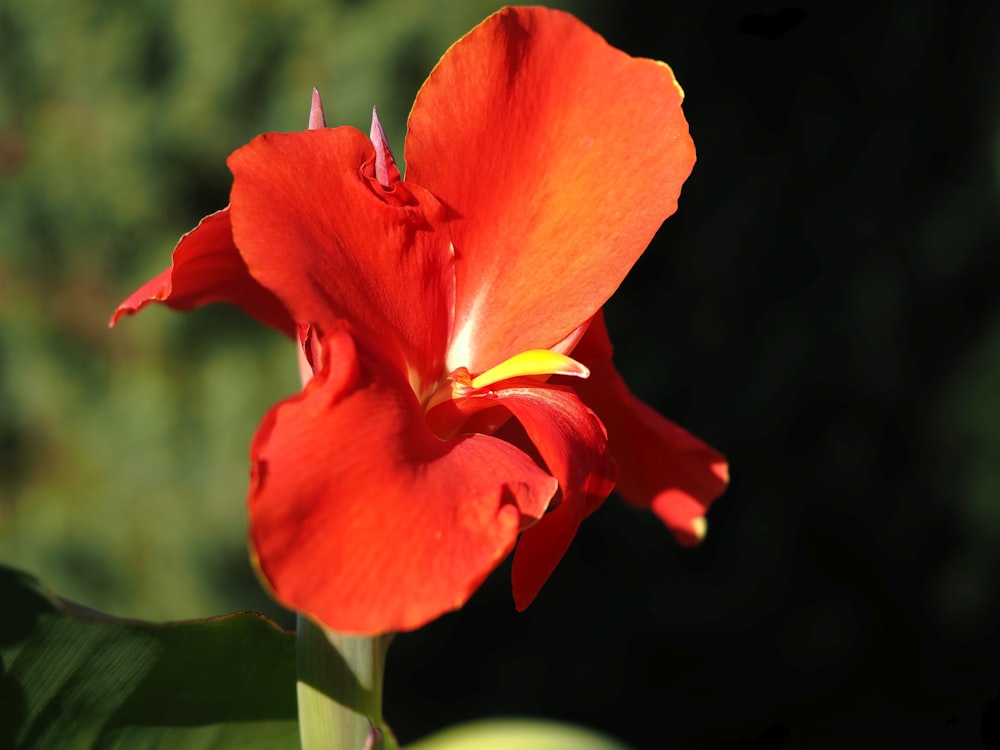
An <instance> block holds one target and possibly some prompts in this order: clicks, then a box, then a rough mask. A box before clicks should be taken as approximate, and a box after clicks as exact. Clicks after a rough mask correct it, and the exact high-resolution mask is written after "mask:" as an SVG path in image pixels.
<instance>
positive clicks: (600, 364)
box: [573, 314, 729, 545]
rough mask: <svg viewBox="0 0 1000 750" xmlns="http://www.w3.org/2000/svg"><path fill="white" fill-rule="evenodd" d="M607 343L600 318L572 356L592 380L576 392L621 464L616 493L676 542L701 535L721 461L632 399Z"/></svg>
mask: <svg viewBox="0 0 1000 750" xmlns="http://www.w3.org/2000/svg"><path fill="white" fill-rule="evenodd" d="M611 353H612V349H611V340H610V339H609V337H608V332H607V328H606V327H605V325H604V316H603V314H598V315H597V316H596V317H595V318H594V320H593V322H592V323H591V325H590V328H589V329H588V330H587V333H586V334H584V337H583V339H581V341H580V343H579V344H578V345H577V347H576V349H574V350H573V357H574V358H576V359H578V360H579V361H580V362H583V363H584V364H586V365H587V366H588V367H589V368H590V378H588V379H587V380H574V381H573V388H574V389H575V390H576V391H577V393H579V394H580V397H581V398H582V399H583V400H584V402H586V404H587V405H588V406H590V407H591V408H592V409H593V410H594V411H595V412H597V415H598V416H599V417H600V418H601V421H602V422H604V425H605V426H606V427H607V429H608V441H609V446H610V449H611V455H612V456H614V458H615V459H616V460H617V461H618V466H619V471H620V474H619V478H618V485H617V487H616V488H615V489H616V490H617V491H618V493H619V494H620V495H621V496H622V497H623V498H624V499H625V500H627V501H628V502H629V503H631V504H632V505H635V506H637V507H640V508H648V509H651V510H652V511H653V512H654V513H656V515H657V516H659V518H660V519H661V520H662V521H663V522H664V523H665V524H666V525H667V526H668V527H669V528H670V530H671V531H672V532H673V533H674V536H675V537H676V538H677V540H678V541H679V542H680V543H681V544H684V545H693V544H697V543H698V542H700V541H701V539H702V538H703V537H704V536H705V529H706V523H705V512H706V511H707V510H708V508H709V506H710V505H711V504H712V501H713V500H715V498H717V497H718V496H719V495H721V494H722V492H723V490H725V488H726V484H728V482H729V466H728V464H727V463H726V459H725V457H724V456H723V455H722V454H721V453H719V452H718V451H716V450H714V449H713V448H711V447H709V446H708V445H706V444H705V443H703V442H702V441H701V440H699V439H698V438H696V437H694V436H693V435H692V434H691V433H689V432H687V431H685V430H683V429H682V428H680V427H678V426H677V425H675V424H674V423H673V422H671V421H670V420H668V419H666V418H664V417H663V416H661V415H660V414H658V413H657V412H656V411H655V410H653V409H652V408H650V407H649V406H647V405H646V404H644V403H643V402H642V401H640V400H639V399H638V398H636V397H635V396H634V395H633V394H632V392H631V391H630V390H629V389H628V386H627V385H626V384H625V381H624V380H622V378H621V376H620V375H619V374H618V371H617V370H616V369H615V366H614V364H613V363H612V361H611Z"/></svg>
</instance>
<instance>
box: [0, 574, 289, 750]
mask: <svg viewBox="0 0 1000 750" xmlns="http://www.w3.org/2000/svg"><path fill="white" fill-rule="evenodd" d="M298 746H299V734H298V722H297V718H296V704H295V637H294V634H292V633H288V632H285V631H283V630H281V629H280V628H278V627H277V626H276V625H275V624H274V623H272V622H271V621H270V620H268V619H267V618H265V617H263V616H261V615H258V614H255V613H250V612H241V613H235V614H231V615H224V616H221V617H213V618H210V619H207V620H192V621H187V622H178V623H168V624H163V625H155V624H150V623H145V622H139V621H135V620H121V619H116V618H112V617H110V616H107V615H102V614H100V613H98V612H94V611H92V610H88V609H87V608H85V607H81V606H79V605H75V604H72V603H70V602H66V601H63V600H60V599H59V598H57V597H55V596H53V595H52V594H51V593H50V592H49V591H47V590H46V589H45V588H44V587H43V586H42V585H41V584H39V583H38V581H36V580H35V579H34V578H32V577H30V576H28V575H27V574H25V573H21V572H19V571H16V570H12V569H10V568H6V567H3V566H0V747H32V748H35V747H38V748H47V747H53V748H54V747H59V748H62V747H68V748H69V747H71V748H93V749H94V750H97V749H98V748H112V747H116V748H129V749H130V750H132V749H139V750H141V749H142V748H174V747H183V748H186V749H187V750H199V748H226V747H239V748H241V750H251V749H253V748H261V749H262V750H263V749H265V748H266V749H267V750H280V749H281V748H298Z"/></svg>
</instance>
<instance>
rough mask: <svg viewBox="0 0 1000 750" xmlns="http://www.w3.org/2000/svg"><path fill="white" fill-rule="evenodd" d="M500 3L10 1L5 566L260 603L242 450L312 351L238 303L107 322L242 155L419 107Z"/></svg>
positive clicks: (94, 584) (397, 117) (101, 594)
mask: <svg viewBox="0 0 1000 750" xmlns="http://www.w3.org/2000/svg"><path fill="white" fill-rule="evenodd" d="M497 7H499V4H498V3H496V2H469V1H468V0H424V1H422V2H420V1H414V2H405V3H402V2H391V0H383V1H379V2H376V1H373V2H349V1H348V0H344V1H343V2H329V1H324V0H287V1H286V2H281V3H270V2H252V1H246V2H244V1H241V0H219V1H214V2H210V3H203V2H192V1H182V2H177V3H168V4H162V3H155V2H136V3H114V2H101V1H100V0H85V1H83V2H74V3H72V4H69V5H67V4H66V3H64V2H61V0H58V1H53V0H40V2H32V3H4V4H2V5H0V190H2V193H0V356H2V360H0V559H2V560H3V561H5V562H7V563H10V564H14V565H18V566H20V567H22V568H25V569H28V570H31V571H32V572H34V573H36V574H38V575H39V576H40V577H41V578H42V579H43V580H45V582H46V583H47V584H49V585H51V586H52V587H53V588H54V589H56V590H58V591H59V592H60V593H62V594H65V595H66V596H69V597H71V598H74V599H78V600H81V601H86V602H87V603H88V604H90V605H92V606H95V607H98V608H102V609H106V610H109V611H113V612H116V613H119V614H123V615H130V616H138V617H145V618H151V619H174V618H183V617H196V616H205V615H209V614H213V613H216V612H220V611H226V610H229V609H233V608H238V607H247V606H255V607H264V608H266V607H267V601H266V599H265V597H264V596H263V595H262V594H261V593H260V592H259V589H258V587H257V584H256V581H255V580H254V579H253V576H252V573H250V571H249V567H248V564H247V562H246V550H245V541H244V535H245V528H246V521H245V517H244V509H243V497H244V493H245V490H246V478H247V471H248V461H247V446H248V445H249V440H250V437H251V435H252V434H253V430H254V428H255V426H256V424H257V422H258V421H259V419H260V417H261V416H262V415H263V413H264V411H265V410H266V408H267V407H268V406H270V405H271V404H273V403H275V402H276V401H278V400H279V399H280V398H282V397H284V396H287V395H289V394H291V393H293V392H294V391H295V390H296V388H297V369H296V364H295V355H294V352H293V351H292V349H291V347H289V346H288V344H287V343H286V342H284V341H282V340H281V339H280V337H278V336H277V335H275V334H272V333H270V332H268V331H262V330H261V329H260V328H258V327H256V326H255V325H253V324H251V323H249V322H247V321H245V320H243V319H242V318H241V316H240V315H239V314H237V313H235V312H233V311H230V310H226V309H221V308H218V309H211V310H205V311H199V313H197V314H196V315H193V316H189V317H188V316H175V315H168V314H166V313H164V312H161V311H150V312H147V313H145V314H144V315H143V319H142V320H140V321H133V320H126V321H123V322H122V323H121V324H120V325H119V327H118V328H117V329H116V330H115V331H114V332H113V333H109V331H108V330H107V319H108V317H109V316H110V313H111V312H112V311H113V310H114V308H115V306H116V305H117V303H118V302H119V301H120V300H121V299H123V298H124V296H125V295H126V294H127V293H128V292H130V291H131V290H132V289H133V288H135V287H137V286H138V285H139V284H141V283H142V282H144V281H145V280H146V279H148V278H149V277H151V276H152V275H154V274H155V273H157V272H159V271H160V270H162V269H163V268H164V267H166V266H167V264H168V263H169V258H170V250H171V249H172V247H173V245H174V243H175V242H176V240H177V238H178V237H179V236H180V235H181V234H182V233H183V232H185V231H187V230H188V229H189V228H191V227H192V226H194V225H195V223H197V221H198V220H199V219H200V218H201V216H202V215H204V214H206V213H209V212H211V211H214V210H216V209H218V208H221V207H222V206H224V205H225V204H226V203H227V194H228V190H229V181H230V177H229V173H228V171H227V169H226V165H225V159H226V156H227V155H228V154H229V152H230V151H232V150H233V149H235V148H236V147H238V146H240V145H242V144H243V143H245V142H246V141H248V140H249V139H250V138H252V137H253V136H254V135H256V134H257V133H260V132H266V131H268V130H286V131H287V130H301V129H304V127H305V124H306V120H307V116H308V112H309V101H310V99H309V97H310V92H311V89H312V87H313V86H318V87H319V88H320V89H321V91H322V93H323V94H324V104H325V108H326V114H327V119H328V122H329V123H330V124H331V125H333V124H351V125H355V126H357V127H360V128H363V129H365V130H366V131H367V127H368V124H369V122H370V118H371V108H372V106H373V105H378V106H379V111H380V115H381V118H382V120H383V122H384V123H385V125H386V128H387V130H388V132H389V136H390V139H391V141H392V142H393V143H395V144H397V150H400V151H401V149H402V136H403V132H404V125H405V118H406V115H407V114H408V112H409V108H410V105H411V103H412V101H413V96H414V95H415V93H416V90H417V88H418V87H419V85H420V84H421V83H422V82H423V79H424V78H425V77H426V75H427V73H428V72H429V71H430V69H431V67H432V66H433V65H434V63H435V62H436V61H437V59H438V57H439V56H440V55H441V54H443V52H444V50H446V49H447V48H448V46H449V45H450V44H451V43H452V42H454V41H455V40H456V39H458V38H459V37H460V36H461V35H462V34H464V33H465V32H466V31H468V30H469V29H470V28H472V26H474V25H475V24H476V23H478V22H479V21H480V20H482V19H483V18H484V17H485V16H486V15H488V14H489V13H490V12H492V11H493V10H495V9H496V8H497Z"/></svg>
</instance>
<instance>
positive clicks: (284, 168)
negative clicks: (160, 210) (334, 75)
mask: <svg viewBox="0 0 1000 750" xmlns="http://www.w3.org/2000/svg"><path fill="white" fill-rule="evenodd" d="M375 160H376V153H375V148H374V147H373V146H372V143H371V141H370V140H369V139H368V138H367V137H366V136H365V135H364V134H363V133H361V132H359V131H357V130H355V129H354V128H327V129H319V130H310V131H307V132H301V133H287V134H279V133H270V134H267V135H263V136H259V137H258V138H255V139H254V140H253V141H251V142H250V143H249V144H248V145H246V146H244V147H243V148H240V149H238V150H237V151H235V152H234V153H233V154H232V155H231V156H230V157H229V167H230V169H231V170H232V172H233V177H234V179H233V191H232V215H233V236H234V237H235V239H236V245H237V246H238V247H239V249H240V252H241V253H242V255H243V258H244V260H245V261H246V264H247V267H248V268H249V269H250V273H251V274H253V276H254V278H256V279H257V280H258V281H259V282H260V283H261V284H263V285H264V286H266V287H267V288H268V289H270V290H272V291H273V292H274V293H275V294H276V295H277V296H278V297H279V298H280V299H282V300H283V301H284V303H285V304H286V305H287V307H288V309H289V310H290V311H291V312H292V315H293V317H294V318H295V320H296V321H297V322H298V323H300V324H303V325H309V324H318V325H319V326H320V328H327V329H328V328H330V327H331V325H332V323H333V322H334V321H336V320H338V319H347V320H349V321H350V322H351V325H352V329H353V330H354V331H355V332H357V333H359V334H361V335H363V336H364V338H366V340H368V341H369V342H375V341H379V342H381V343H382V344H383V346H384V347H385V348H386V350H387V351H388V352H390V353H391V355H392V356H393V358H394V362H395V365H394V366H396V367H397V369H401V370H403V371H407V370H409V371H410V372H411V375H414V374H415V375H416V377H415V378H414V380H419V381H420V382H419V383H414V387H415V389H416V390H418V392H419V391H420V390H421V389H422V387H423V386H422V385H421V384H426V385H427V387H430V384H431V383H434V384H436V382H437V380H438V378H439V376H440V373H441V371H442V361H443V354H444V346H445V342H446V340H447V336H448V329H449V326H450V320H451V310H452V301H453V293H454V272H453V268H452V254H451V248H450V243H449V240H448V237H447V235H446V234H445V233H442V232H438V231H436V230H435V225H436V224H438V223H440V221H439V216H440V213H441V206H440V205H439V204H438V202H437V201H436V200H435V199H434V198H433V197H432V196H430V195H429V194H428V193H427V192H426V191H424V190H422V189H420V188H413V187H411V186H408V185H407V184H406V183H403V182H398V183H395V184H394V185H393V186H392V188H391V189H386V188H384V187H383V186H382V185H381V184H380V183H379V181H378V178H377V177H376V174H375Z"/></svg>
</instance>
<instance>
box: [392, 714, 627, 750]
mask: <svg viewBox="0 0 1000 750" xmlns="http://www.w3.org/2000/svg"><path fill="white" fill-rule="evenodd" d="M509 748H517V750H629V747H628V746H627V745H624V744H622V743H621V742H619V741H618V740H615V739H612V738H611V737H608V736H607V735H604V734H600V733H598V732H595V731H593V730H590V729H584V728H583V727H577V726H573V725H572V724H562V723H560V722H556V721H540V720H537V719H490V720H486V721H473V722H470V723H468V724H460V725H459V726H456V727H450V728H448V729H444V730H442V731H440V732H438V733H437V734H433V735H431V736H430V737H426V738H424V739H422V740H420V742H416V743H414V744H412V745H407V746H406V750H509Z"/></svg>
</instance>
